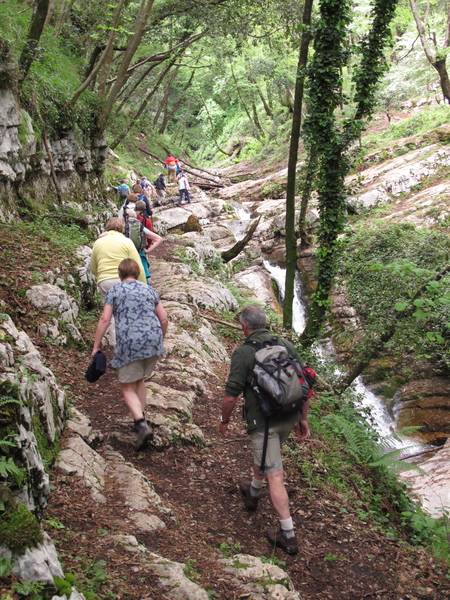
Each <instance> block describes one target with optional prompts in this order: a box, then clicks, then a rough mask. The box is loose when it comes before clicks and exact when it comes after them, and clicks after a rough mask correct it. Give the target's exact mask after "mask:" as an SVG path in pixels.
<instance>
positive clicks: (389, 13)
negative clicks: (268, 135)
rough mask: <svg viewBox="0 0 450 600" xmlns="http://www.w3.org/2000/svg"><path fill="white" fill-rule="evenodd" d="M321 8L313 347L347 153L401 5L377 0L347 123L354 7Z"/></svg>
mask: <svg viewBox="0 0 450 600" xmlns="http://www.w3.org/2000/svg"><path fill="white" fill-rule="evenodd" d="M319 4H320V21H319V23H318V26H317V33H316V37H315V40H314V49H315V53H314V57H313V60H312V62H311V65H310V67H309V81H310V106H309V115H308V117H307V119H306V121H305V124H304V130H305V132H306V134H307V139H308V145H309V147H310V149H311V151H312V152H314V153H315V154H316V156H317V161H318V175H317V181H318V183H317V188H318V193H319V211H320V227H319V235H318V241H319V248H318V249H317V252H316V258H317V261H318V277H317V280H318V282H317V288H316V291H315V293H314V295H313V299H312V304H311V312H310V315H309V318H308V321H307V324H306V328H305V331H304V332H303V334H302V338H301V339H302V342H303V343H311V342H312V341H314V339H315V338H316V337H317V334H318V332H319V330H320V327H321V325H322V322H323V319H324V316H325V312H326V308H327V306H328V304H329V295H330V290H331V284H332V281H333V278H334V274H335V269H336V262H337V255H338V243H337V240H338V236H339V234H340V233H341V231H342V228H343V225H344V216H345V204H346V191H345V184H344V178H345V176H346V174H347V173H348V170H349V167H350V160H349V157H348V152H347V150H348V148H349V146H350V144H351V143H352V142H354V141H355V140H356V139H358V138H359V136H360V134H361V131H362V130H363V129H364V121H363V119H364V118H365V117H368V116H370V115H371V114H372V111H373V108H374V104H375V91H376V89H377V84H378V81H379V80H380V78H381V75H382V73H383V71H384V70H385V68H386V67H385V63H384V56H383V50H384V47H385V45H386V41H387V39H388V37H389V35H390V30H389V25H390V23H391V20H392V18H393V16H394V13H395V8H396V5H397V0H373V4H372V5H373V9H372V23H371V27H370V30H369V31H368V33H367V34H366V36H365V37H364V38H363V39H362V40H361V42H360V44H359V53H360V55H361V59H360V63H359V65H358V66H355V68H354V75H353V78H352V79H353V83H354V86H355V94H354V98H353V101H354V103H355V104H356V108H355V109H354V112H353V115H351V116H350V118H347V119H345V120H344V121H343V122H342V123H339V122H338V120H337V119H336V115H335V112H336V109H337V108H338V107H339V106H340V104H341V102H342V94H341V75H340V74H341V70H342V68H343V67H344V66H345V65H346V63H347V61H348V58H349V50H348V49H347V27H348V24H349V23H350V19H351V16H350V8H351V2H350V0H345V1H341V0H319Z"/></svg>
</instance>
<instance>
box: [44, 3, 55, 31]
mask: <svg viewBox="0 0 450 600" xmlns="http://www.w3.org/2000/svg"><path fill="white" fill-rule="evenodd" d="M57 2H58V0H50V2H49V5H48V12H47V16H46V18H45V23H44V27H47V25H48V24H49V23H50V19H51V18H52V16H53V13H54V11H55V8H56V4H57Z"/></svg>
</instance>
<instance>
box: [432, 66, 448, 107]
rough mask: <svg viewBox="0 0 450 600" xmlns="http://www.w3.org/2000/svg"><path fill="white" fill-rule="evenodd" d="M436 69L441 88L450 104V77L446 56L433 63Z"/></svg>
mask: <svg viewBox="0 0 450 600" xmlns="http://www.w3.org/2000/svg"><path fill="white" fill-rule="evenodd" d="M431 64H432V65H433V67H434V68H435V69H436V71H437V72H438V73H439V79H440V83H441V90H442V94H443V96H444V98H445V99H446V100H447V102H448V103H449V104H450V79H449V77H448V71H447V65H446V57H444V58H440V59H439V60H436V61H435V62H434V63H431Z"/></svg>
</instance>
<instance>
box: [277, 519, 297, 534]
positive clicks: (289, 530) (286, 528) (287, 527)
mask: <svg viewBox="0 0 450 600" xmlns="http://www.w3.org/2000/svg"><path fill="white" fill-rule="evenodd" d="M280 525H281V529H282V530H283V533H284V535H285V536H286V537H287V539H289V538H293V537H295V531H294V523H293V522H292V517H289V519H280Z"/></svg>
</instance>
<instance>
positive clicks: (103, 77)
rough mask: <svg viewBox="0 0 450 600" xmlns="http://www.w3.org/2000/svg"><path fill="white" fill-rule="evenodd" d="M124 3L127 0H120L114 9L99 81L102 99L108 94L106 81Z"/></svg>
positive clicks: (99, 95) (99, 93)
mask: <svg viewBox="0 0 450 600" xmlns="http://www.w3.org/2000/svg"><path fill="white" fill-rule="evenodd" d="M124 4H125V0H119V2H118V3H117V6H116V8H115V9H114V15H113V22H112V25H111V28H112V29H111V31H110V32H109V38H108V43H107V45H106V48H105V56H104V58H103V64H102V72H101V75H100V78H99V83H98V97H99V99H100V100H102V99H103V97H104V96H105V94H106V82H107V80H108V75H109V70H110V68H111V60H112V55H113V51H114V39H115V37H116V32H117V27H118V25H119V21H120V15H121V13H122V8H123V6H124Z"/></svg>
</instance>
